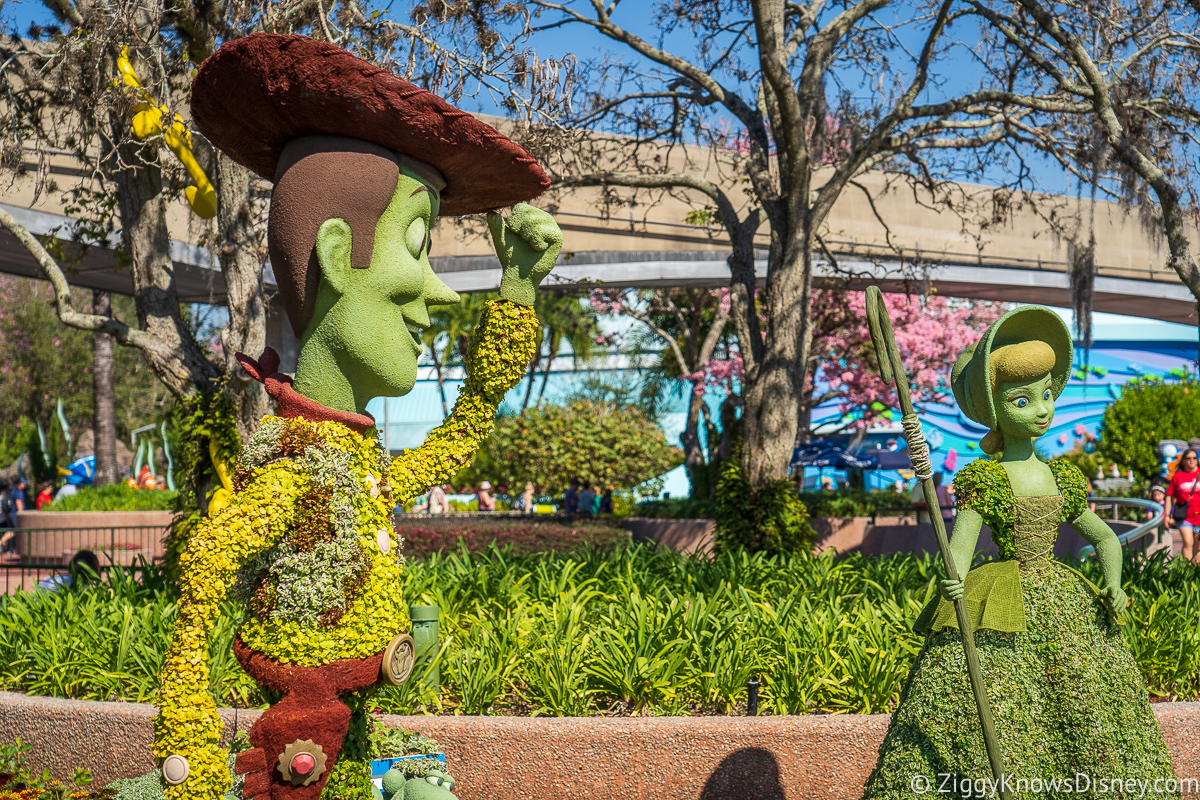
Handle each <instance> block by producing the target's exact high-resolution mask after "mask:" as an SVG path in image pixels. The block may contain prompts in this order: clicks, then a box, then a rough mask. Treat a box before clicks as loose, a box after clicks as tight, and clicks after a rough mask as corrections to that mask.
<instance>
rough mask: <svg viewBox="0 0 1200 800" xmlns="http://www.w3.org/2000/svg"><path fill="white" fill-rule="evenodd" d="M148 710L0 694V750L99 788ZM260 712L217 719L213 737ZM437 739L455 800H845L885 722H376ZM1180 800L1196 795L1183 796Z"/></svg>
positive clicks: (1169, 736)
mask: <svg viewBox="0 0 1200 800" xmlns="http://www.w3.org/2000/svg"><path fill="white" fill-rule="evenodd" d="M1154 710H1155V714H1156V716H1157V717H1158V721H1159V725H1160V727H1161V728H1162V730H1163V735H1164V737H1165V738H1166V740H1167V745H1168V747H1169V748H1170V750H1171V754H1172V758H1173V760H1174V764H1175V770H1176V773H1177V774H1178V776H1179V777H1180V778H1186V779H1191V780H1193V781H1196V782H1197V785H1200V739H1198V738H1197V737H1196V736H1195V731H1196V730H1198V729H1200V702H1191V703H1159V704H1156V705H1155V706H1154ZM156 713H157V710H156V709H155V707H154V706H151V705H146V704H141V703H110V702H95V701H81V700H63V699H57V698H47V697H31V696H27V695H23V694H17V693H12V692H0V741H12V740H13V739H14V738H16V737H18V736H19V737H20V738H21V739H22V741H24V742H27V743H28V744H30V745H32V746H33V751H32V753H31V756H32V758H31V766H33V767H34V768H35V769H37V770H39V771H40V770H41V769H43V768H49V769H50V771H51V773H52V774H54V775H56V776H57V777H60V778H69V777H70V774H71V772H72V770H73V769H74V768H75V767H86V768H89V769H91V770H92V771H93V773H94V775H95V777H96V780H97V781H98V782H99V783H100V784H101V785H103V784H104V783H108V782H110V781H112V780H115V779H116V778H119V777H129V776H133V775H139V774H144V773H145V772H147V771H149V770H150V769H151V768H153V766H154V759H153V756H152V755H151V753H150V749H149V745H150V741H151V738H152V736H153V722H154V717H155V715H156ZM259 713H260V712H258V711H252V710H251V711H247V710H233V709H222V710H221V712H220V714H221V719H222V722H223V723H224V727H225V733H224V738H225V739H226V740H228V739H229V738H230V737H232V735H233V733H234V731H235V730H246V729H248V728H249V726H250V724H252V723H253V721H254V720H255V719H256V718H257V717H258V714H259ZM386 719H387V721H388V722H389V723H391V724H394V725H399V726H401V727H404V728H407V729H409V730H413V731H417V732H419V733H423V734H425V735H428V736H432V737H433V738H435V739H437V740H438V741H439V742H440V744H441V745H442V749H443V750H444V751H445V752H446V758H447V765H448V767H449V769H450V771H451V772H452V773H453V774H454V776H455V778H456V779H457V780H458V781H459V788H458V790H456V794H458V796H459V797H460V798H461V800H484V799H485V798H488V799H489V800H490V798H495V797H527V798H534V799H535V800H540V799H541V798H564V797H570V798H591V799H593V800H609V799H610V798H611V800H618V798H620V800H624V798H629V797H646V798H656V800H684V799H685V798H686V799H688V800H691V799H693V798H694V799H695V800H716V798H725V797H730V798H734V797H762V798H782V797H785V796H786V797H788V798H792V800H795V799H796V798H812V799H813V800H818V798H820V799H821V800H824V798H847V800H850V799H851V798H857V797H859V795H860V794H861V792H862V784H863V782H864V781H865V780H866V777H867V775H868V774H869V773H870V770H871V768H872V767H873V766H874V762H875V752H876V749H877V748H878V746H879V742H880V740H881V739H882V738H883V735H884V732H885V731H886V729H887V719H888V718H887V716H886V715H872V716H865V715H836V716H825V715H813V716H794V717H757V718H750V717H650V718H631V717H618V718H603V717H567V718H548V717H542V718H528V717H429V716H427V717H387V718H386ZM1188 796H1198V797H1200V794H1197V793H1195V792H1193V794H1191V795H1188Z"/></svg>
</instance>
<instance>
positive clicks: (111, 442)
mask: <svg viewBox="0 0 1200 800" xmlns="http://www.w3.org/2000/svg"><path fill="white" fill-rule="evenodd" d="M92 313H93V314H100V315H103V316H106V317H111V316H112V297H111V296H110V295H109V293H108V292H102V291H100V290H99V289H97V290H94V291H93V292H92ZM92 410H93V416H92V439H93V442H94V444H93V447H94V450H95V454H96V467H95V472H94V473H93V475H92V485H93V486H107V485H108V484H110V483H116V482H117V481H118V480H120V475H119V474H118V473H117V420H116V402H115V400H114V397H113V339H112V337H111V336H109V335H108V334H107V333H100V332H96V333H93V334H92Z"/></svg>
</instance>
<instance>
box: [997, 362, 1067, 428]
mask: <svg viewBox="0 0 1200 800" xmlns="http://www.w3.org/2000/svg"><path fill="white" fill-rule="evenodd" d="M994 400H995V404H996V422H997V425H998V427H999V428H1000V433H1001V434H1003V436H1004V438H1005V439H1006V440H1009V441H1014V442H1015V441H1019V440H1021V439H1024V440H1030V439H1037V438H1038V437H1040V436H1041V435H1042V434H1044V433H1045V432H1046V431H1047V430H1049V429H1050V423H1051V422H1053V421H1054V390H1053V387H1052V386H1051V378H1050V376H1049V375H1045V376H1043V377H1041V378H1038V379H1036V380H1032V381H1004V382H1002V383H1001V384H1000V386H999V387H998V388H997V390H996V393H995V396H994Z"/></svg>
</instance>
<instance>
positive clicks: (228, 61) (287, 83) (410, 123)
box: [192, 33, 550, 216]
mask: <svg viewBox="0 0 1200 800" xmlns="http://www.w3.org/2000/svg"><path fill="white" fill-rule="evenodd" d="M192 118H193V120H195V123H196V127H197V128H199V130H200V132H201V133H203V134H204V136H205V137H207V139H208V140H209V141H210V142H212V143H213V144H214V145H216V146H217V147H218V148H220V149H221V150H223V151H224V152H225V153H226V154H228V156H229V157H230V158H232V159H233V160H234V161H236V162H238V163H239V164H242V165H243V166H246V167H248V168H249V169H251V170H252V171H254V172H256V173H257V174H259V175H261V176H262V177H264V178H266V179H267V180H269V181H274V180H275V167H276V165H277V164H278V163H279V156H280V153H281V152H282V151H283V146H284V145H285V144H287V142H288V141H290V140H292V139H294V138H296V137H298V136H307V135H313V134H324V135H327V136H349V137H352V138H355V139H363V140H366V141H368V142H373V143H374V144H377V145H380V146H381V147H386V148H388V149H389V150H392V151H394V152H397V153H401V154H403V155H406V156H409V157H411V158H415V159H418V160H420V161H424V162H425V163H426V164H430V165H431V166H433V167H435V168H437V170H438V171H439V172H441V173H442V175H443V176H444V177H445V178H446V188H445V189H444V190H443V191H442V194H441V209H440V212H439V213H441V214H443V215H446V216H458V215H462V214H478V213H482V212H485V211H492V210H494V209H497V208H503V207H505V206H511V205H515V204H516V203H519V202H522V201H526V200H532V199H533V198H535V197H537V196H538V195H539V194H541V193H542V192H543V191H545V189H546V187H547V186H549V185H550V179H549V178H547V177H546V173H544V172H543V171H542V168H541V167H539V166H538V164H537V162H536V161H534V160H533V157H532V156H530V155H529V153H527V152H526V151H525V149H524V148H523V147H521V146H520V145H518V144H515V143H514V142H512V141H511V140H509V139H508V138H507V137H505V136H504V135H502V134H501V133H499V132H498V131H497V130H496V129H495V128H493V127H491V126H490V125H486V124H485V123H483V122H480V121H479V120H477V119H475V118H474V117H473V116H471V115H470V114H468V113H467V112H465V111H459V110H458V109H457V108H454V107H453V106H451V105H450V104H449V103H447V102H446V101H445V100H443V99H442V98H440V97H438V96H437V95H435V94H433V93H431V92H427V91H425V90H424V89H422V88H420V87H418V86H414V85H413V84H411V83H409V82H408V81H405V80H402V79H401V78H398V77H396V76H395V75H393V74H391V73H390V72H387V71H386V70H382V69H380V68H378V67H376V66H372V65H371V64H368V63H367V62H366V61H363V60H362V59H360V58H358V57H356V56H354V55H352V54H350V53H348V52H346V51H345V50H342V49H341V48H339V47H335V46H334V45H332V44H328V43H326V42H318V41H316V40H315V39H310V38H308V37H307V36H285V35H282V34H276V33H256V34H254V35H252V36H247V37H245V38H244V39H235V40H234V41H231V42H227V43H226V44H224V45H222V47H221V49H219V50H218V51H217V52H216V53H214V54H213V55H212V56H210V57H209V58H208V59H206V60H205V61H204V63H203V64H201V65H200V70H199V73H198V74H197V76H196V80H195V82H194V83H193V84H192Z"/></svg>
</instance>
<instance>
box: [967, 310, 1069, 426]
mask: <svg viewBox="0 0 1200 800" xmlns="http://www.w3.org/2000/svg"><path fill="white" fill-rule="evenodd" d="M1028 341H1041V342H1045V343H1046V344H1048V345H1050V349H1052V350H1053V351H1054V367H1053V368H1051V370H1050V389H1051V391H1052V392H1053V393H1054V397H1055V399H1057V398H1058V397H1059V395H1061V394H1062V393H1063V389H1065V388H1066V387H1067V380H1069V379H1070V377H1071V364H1072V363H1073V362H1074V359H1075V342H1074V340H1073V339H1072V338H1071V331H1070V330H1068V329H1067V325H1066V323H1065V322H1063V321H1062V318H1061V317H1060V316H1058V314H1055V313H1054V312H1053V311H1051V310H1050V309H1048V308H1046V307H1045V306H1020V307H1019V308H1014V309H1013V310H1012V311H1009V312H1008V313H1007V314H1005V315H1004V316H1002V317H1001V318H1000V319H998V320H996V321H995V322H993V323H992V324H991V326H989V327H988V329H987V331H985V332H984V334H983V337H982V338H980V340H979V341H978V342H976V343H975V344H973V345H971V346H970V347H968V348H967V349H966V350H964V351H963V352H962V355H960V356H959V357H958V361H957V362H955V364H954V370H953V371H952V372H951V373H950V388H951V389H952V390H953V391H954V399H955V401H956V402H957V403H958V407H959V408H960V409H962V412H963V413H964V414H966V415H967V417H968V418H970V419H972V420H974V421H975V422H978V423H979V424H980V425H983V426H984V427H986V428H988V429H990V430H995V428H996V403H995V400H994V399H993V398H992V387H991V374H992V370H991V356H992V353H994V352H995V351H996V350H997V349H999V348H1001V347H1004V346H1005V345H1010V344H1017V343H1019V342H1028Z"/></svg>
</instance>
